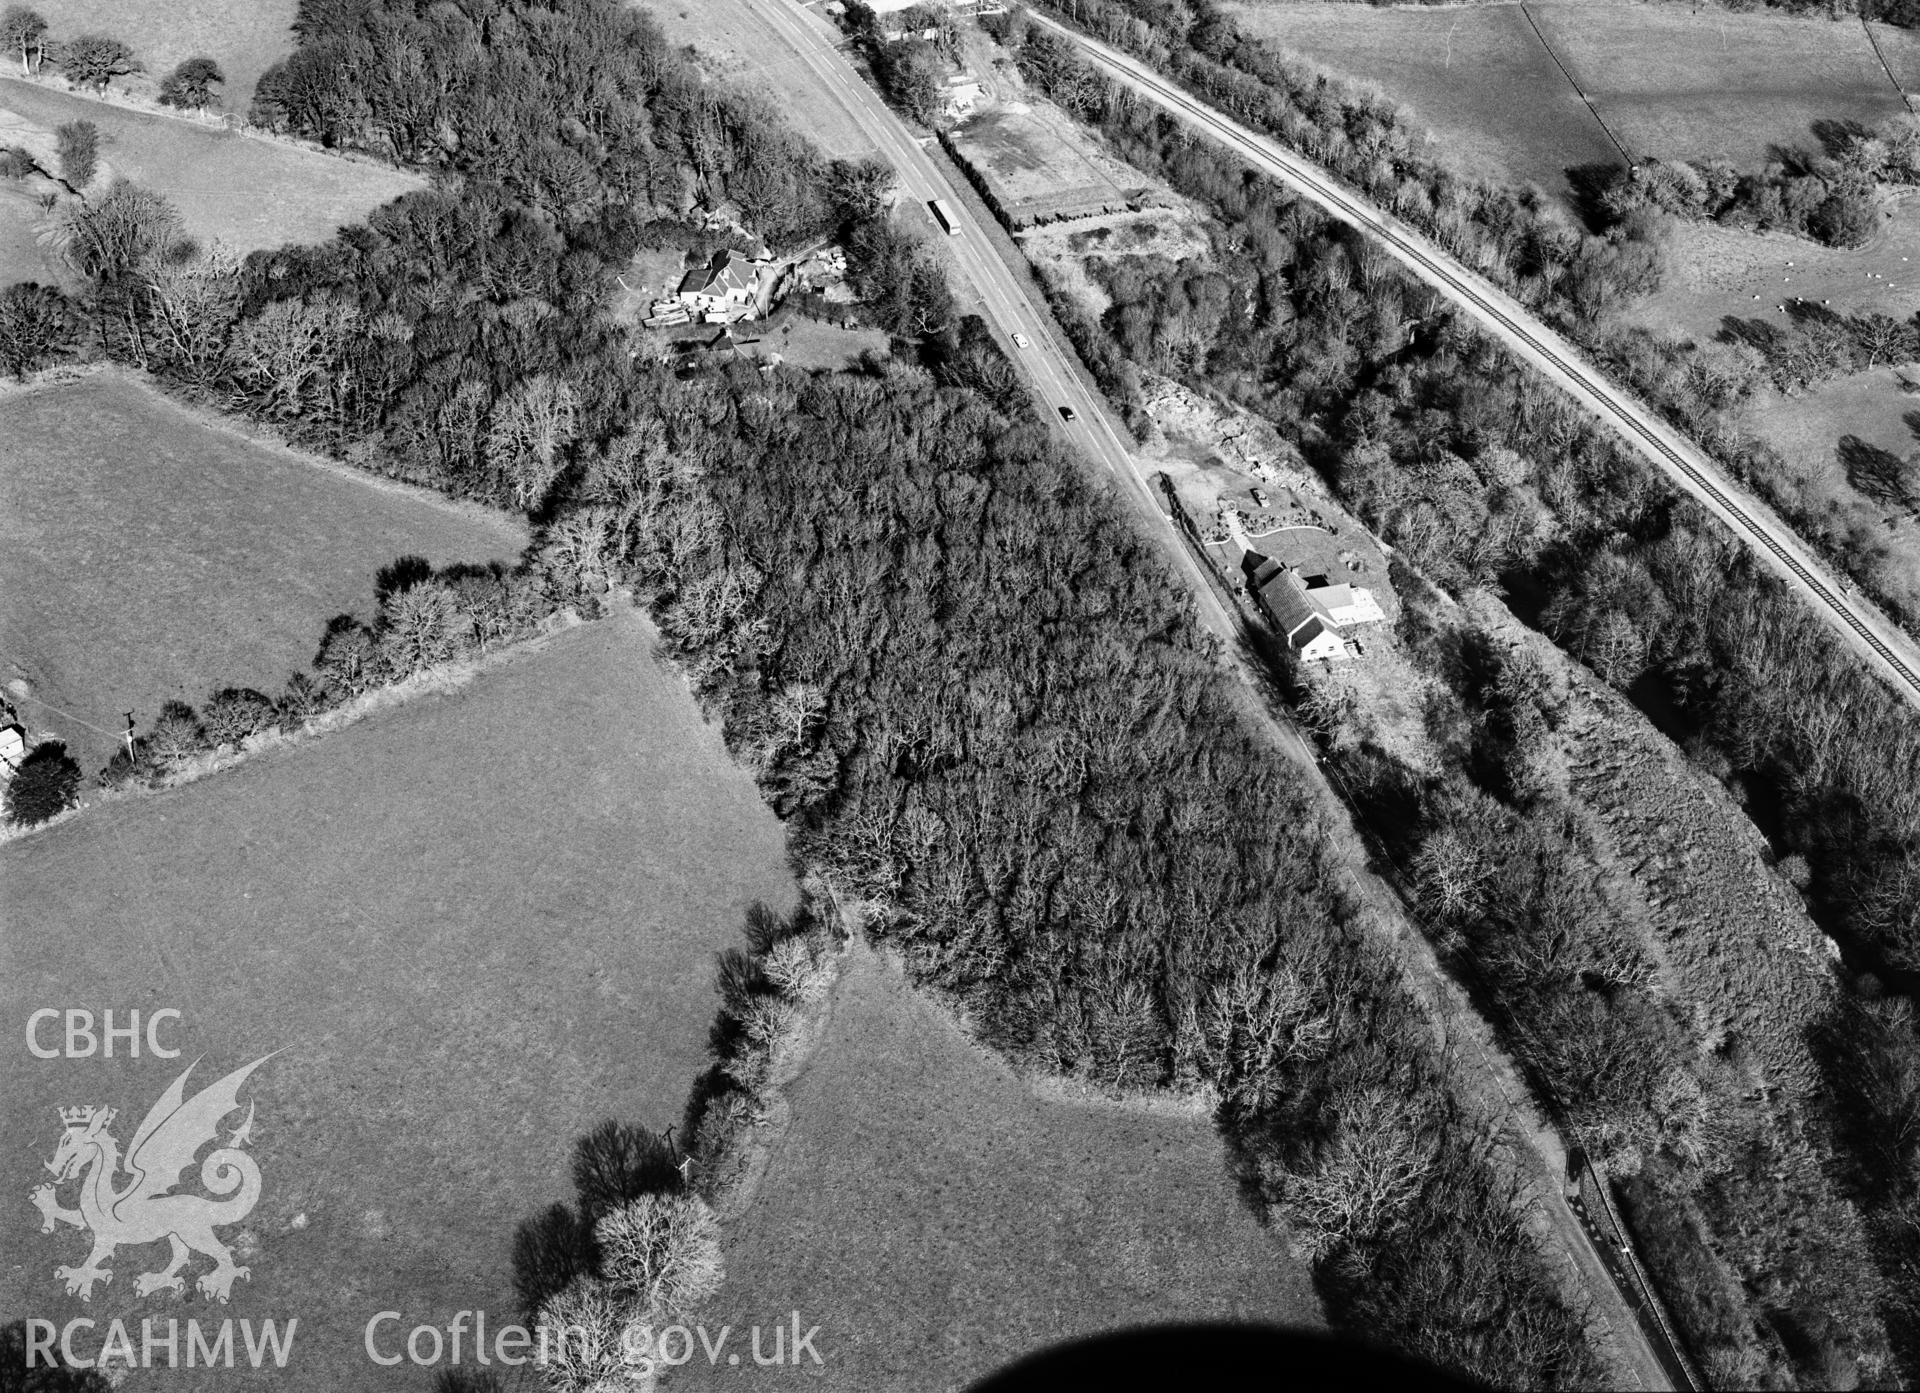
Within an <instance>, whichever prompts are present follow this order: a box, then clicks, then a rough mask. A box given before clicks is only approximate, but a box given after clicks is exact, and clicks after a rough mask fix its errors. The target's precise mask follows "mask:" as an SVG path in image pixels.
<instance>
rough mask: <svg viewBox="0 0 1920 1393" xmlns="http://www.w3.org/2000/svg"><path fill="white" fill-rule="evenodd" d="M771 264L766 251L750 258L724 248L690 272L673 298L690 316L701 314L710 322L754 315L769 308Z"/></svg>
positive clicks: (725, 321)
mask: <svg viewBox="0 0 1920 1393" xmlns="http://www.w3.org/2000/svg"><path fill="white" fill-rule="evenodd" d="M756 250H758V249H756ZM772 267H773V263H772V261H771V260H770V259H769V258H768V257H767V256H766V255H765V254H764V253H762V254H761V255H758V256H755V257H752V258H749V257H747V256H744V255H742V254H741V253H740V252H737V251H732V250H730V249H722V250H721V251H718V252H715V253H714V256H713V260H711V261H709V262H708V263H707V264H706V265H705V266H701V267H697V268H695V269H694V270H692V271H689V272H687V274H686V276H685V278H684V279H682V280H681V282H680V289H679V290H678V291H677V292H676V294H675V296H674V298H675V299H677V300H678V301H679V302H680V303H681V304H682V305H683V306H685V307H686V310H687V313H688V314H689V315H690V316H691V315H699V316H700V317H701V318H703V319H705V320H706V321H707V322H708V323H710V324H726V323H731V322H732V321H734V320H736V319H752V318H754V317H755V316H756V315H759V314H762V313H764V312H765V311H766V308H767V299H768V297H769V296H770V295H771V294H772V291H773V274H774V273H773V269H772Z"/></svg>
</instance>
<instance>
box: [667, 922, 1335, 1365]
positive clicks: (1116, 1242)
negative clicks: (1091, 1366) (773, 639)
mask: <svg viewBox="0 0 1920 1393" xmlns="http://www.w3.org/2000/svg"><path fill="white" fill-rule="evenodd" d="M787 1096H788V1099H789V1101H790V1103H791V1105H792V1110H793V1124H792V1127H791V1129H790V1130H789V1131H788V1133H787V1134H786V1137H785V1139H784V1141H783V1142H782V1143H781V1145H780V1147H779V1149H778V1151H777V1152H776V1153H775V1155H774V1157H773V1160H772V1163H771V1165H770V1167H769V1169H768V1172H767V1175H766V1177H765V1179H764V1180H763V1181H762V1182H761V1188H760V1190H759V1192H758V1194H757V1196H756V1198H755V1199H754V1202H753V1204H752V1207H751V1208H750V1209H748V1211H747V1212H746V1213H745V1215H743V1216H742V1217H741V1218H740V1219H738V1220H737V1221H736V1222H734V1223H733V1224H732V1225H730V1226H729V1230H728V1234H727V1262H728V1281H727V1284H726V1286H725V1287H723V1288H722V1289H721V1291H720V1294H719V1295H718V1296H717V1297H715V1298H714V1301H713V1303H712V1304H711V1305H710V1307H709V1308H708V1314H707V1316H706V1319H707V1321H708V1322H709V1324H714V1323H717V1321H718V1320H726V1321H731V1322H732V1323H733V1324H734V1325H735V1326H736V1327H737V1328H739V1329H741V1330H745V1329H746V1328H748V1327H749V1326H751V1325H753V1324H755V1323H756V1322H757V1323H760V1324H762V1325H766V1324H769V1323H770V1322H772V1321H773V1320H775V1319H776V1318H781V1317H785V1316H787V1313H788V1312H790V1311H792V1310H794V1309H796V1308H797V1309H798V1310H799V1312H800V1317H801V1327H802V1329H805V1328H806V1327H807V1326H809V1325H815V1324H817V1325H819V1326H820V1327H821V1331H820V1335H819V1337H818V1339H817V1340H816V1341H815V1347H816V1348H817V1349H818V1350H819V1352H820V1355H821V1358H822V1360H823V1366H822V1367H820V1368H817V1369H814V1368H812V1366H811V1365H808V1366H807V1370H811V1377H810V1376H809V1373H808V1372H807V1371H806V1370H794V1369H788V1370H787V1371H786V1373H785V1375H784V1377H783V1376H781V1375H779V1374H777V1373H776V1372H775V1371H774V1370H772V1369H758V1368H754V1367H753V1366H752V1365H751V1364H750V1363H748V1362H747V1361H746V1360H744V1359H743V1360H742V1361H741V1362H742V1364H743V1365H745V1366H746V1367H745V1368H744V1369H728V1368H725V1367H721V1368H718V1369H711V1370H710V1369H708V1368H707V1367H705V1361H704V1359H701V1358H696V1359H695V1361H694V1362H693V1363H692V1364H691V1365H689V1366H688V1367H687V1368H686V1369H683V1370H681V1371H680V1372H679V1373H678V1374H676V1376H675V1380H676V1385H678V1383H679V1382H680V1381H681V1380H684V1381H685V1384H686V1386H688V1387H692V1388H703V1387H728V1388H759V1387H781V1386H794V1385H797V1384H800V1383H802V1382H804V1383H806V1385H807V1386H809V1387H826V1388H833V1389H836V1390H868V1389H871V1390H877V1391H878V1393H908V1390H921V1389H928V1390H931V1389H946V1388H957V1387H962V1386H964V1385H966V1384H967V1383H969V1382H970V1381H972V1380H974V1379H977V1378H980V1377H982V1376H984V1375H985V1374H987V1373H988V1372H990V1371H991V1370H992V1369H994V1368H996V1367H998V1366H999V1365H1001V1364H1004V1363H1006V1362H1008V1361H1010V1360H1012V1359H1014V1358H1016V1357H1018V1356H1019V1355H1021V1354H1024V1353H1026V1352H1029V1351H1030V1350H1032V1349H1035V1348H1037V1347H1040V1346H1042V1345H1045V1344H1048V1343H1052V1342H1054V1341H1058V1340H1065V1339H1069V1338H1072V1337H1073V1336H1075V1335H1081V1334H1089V1333H1092V1332H1095V1331H1099V1330H1106V1329H1112V1328H1115V1327H1119V1326H1125V1325H1131V1324H1136V1323H1139V1322H1143V1321H1175V1320H1201V1319H1236V1318H1238V1319H1260V1320H1268V1321H1274V1322H1278V1323H1281V1324H1287V1325H1295V1326H1311V1327H1318V1326H1320V1324H1321V1317H1320V1314H1319V1309H1318V1304H1317V1301H1316V1299H1315V1297H1314V1295H1313V1293H1312V1292H1311V1290H1310V1289H1309V1286H1308V1282H1307V1277H1306V1274H1305V1270H1304V1268H1303V1267H1302V1266H1300V1265H1298V1264H1296V1263H1295V1262H1294V1261H1293V1260H1292V1259H1291V1258H1290V1257H1289V1256H1288V1255H1287V1253H1286V1251H1285V1249H1284V1247H1283V1246H1282V1244H1281V1242H1280V1240H1279V1239H1278V1238H1277V1237H1275V1236H1274V1235H1272V1234H1270V1233H1268V1232H1266V1231H1264V1230H1262V1229H1261V1227H1260V1226H1259V1225H1258V1223H1257V1222H1256V1221H1255V1220H1254V1218H1253V1216H1252V1214H1251V1212H1250V1211H1249V1210H1248V1209H1247V1208H1246V1207H1245V1206H1244V1205H1243V1204H1242V1202H1241V1201H1240V1199H1239V1197H1238V1195H1237V1193H1236V1192H1235V1190H1234V1187H1233V1186H1232V1184H1231V1183H1230V1182H1229V1180H1228V1178H1227V1176H1226V1174H1225V1169H1224V1167H1225V1157H1224V1152H1223V1150H1222V1147H1221V1144H1220V1142H1219V1140H1218V1138H1217V1137H1216V1136H1215V1134H1214V1132H1213V1129H1212V1127H1211V1125H1210V1124H1209V1123H1208V1122H1207V1121H1206V1120H1205V1119H1204V1118H1200V1117H1194V1116H1178V1115H1153V1114H1148V1113H1145V1112H1141V1111H1135V1110H1130V1109H1123V1108H1121V1107H1117V1106H1111V1105H1102V1104H1091V1105H1089V1104H1083V1103H1076V1102H1069V1101H1065V1100H1062V1099H1057V1098H1053V1097H1043V1096H1037V1095H1036V1094H1035V1093H1034V1092H1033V1091H1031V1090H1030V1089H1029V1088H1028V1086H1027V1085H1026V1084H1024V1083H1023V1082H1022V1081H1021V1080H1020V1079H1019V1078H1017V1077H1015V1075H1014V1074H1013V1073H1012V1071H1011V1070H1010V1069H1008V1067H1007V1066H1006V1065H1005V1064H1004V1063H1003V1062H1001V1061H1000V1060H998V1059H997V1058H994V1057H991V1056H989V1055H987V1054H986V1053H984V1052H983V1051H981V1050H980V1049H978V1048H977V1047H975V1046H974V1045H973V1044H972V1043H971V1042H969V1041H968V1040H967V1038H966V1037H965V1035H964V1034H962V1032H961V1030H960V1029H959V1027H958V1026H957V1025H955V1024H954V1022H953V1021H952V1019H951V1018H950V1016H949V1015H948V1014H947V1012H946V1011H945V1010H944V1009H943V1008H941V1007H939V1006H938V1005H936V1004H935V1003H933V1002H932V1001H930V1000H929V999H927V998H926V997H923V996H921V995H920V994H919V993H917V992H915V991H913V990H912V989H911V988H909V987H908V986H907V984H906V982H905V980H904V979H903V978H902V977H901V976H900V974H899V973H898V972H897V971H896V970H895V969H893V968H892V967H890V966H888V965H885V964H884V963H883V962H881V961H880V960H879V959H878V958H877V957H876V956H875V955H873V954H872V953H871V952H869V951H868V950H866V949H864V948H856V949H855V951H854V952H853V954H852V958H851V963H850V966H849V970H848V973H847V976H846V977H845V979H844V980H843V981H842V983H841V985H840V986H839V987H838V988H837V989H836V993H835V997H834V1002H833V1017H832V1020H831V1021H830V1023H829V1024H828V1026H827V1029H826V1033H825V1037H824V1039H823V1041H822V1043H821V1044H820V1046H819V1047H818V1050H817V1052H816V1054H815V1055H814V1056H813V1058H812V1059H811V1061H810V1062H809V1064H808V1066H807V1068H806V1071H805V1072H804V1073H803V1074H802V1075H801V1077H800V1078H799V1079H798V1081H797V1082H795V1083H794V1084H793V1085H792V1086H791V1087H790V1088H789V1089H788V1094H787Z"/></svg>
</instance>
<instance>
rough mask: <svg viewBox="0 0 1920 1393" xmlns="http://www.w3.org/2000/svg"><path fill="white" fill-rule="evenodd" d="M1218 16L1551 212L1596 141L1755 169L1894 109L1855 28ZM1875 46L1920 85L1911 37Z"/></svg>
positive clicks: (1592, 16) (1455, 15)
mask: <svg viewBox="0 0 1920 1393" xmlns="http://www.w3.org/2000/svg"><path fill="white" fill-rule="evenodd" d="M1227 8H1228V9H1229V10H1230V11H1231V12H1232V13H1233V15H1234V16H1235V17H1236V18H1237V19H1238V20H1239V21H1240V23H1241V24H1242V25H1243V26H1245V28H1246V29H1247V30H1248V31H1249V32H1251V33H1255V34H1258V35H1260V36H1262V37H1264V38H1267V39H1270V40H1271V41H1273V42H1274V43H1276V44H1279V45H1281V46H1282V47H1285V48H1290V49H1292V50H1294V51H1295V52H1297V53H1299V54H1300V55H1302V56H1303V57H1306V58H1309V59H1312V60H1313V61H1315V62H1317V63H1319V64H1321V65H1322V66H1324V67H1326V68H1328V69H1329V70H1331V71H1333V72H1337V73H1340V74H1342V75H1344V76H1347V77H1351V78H1355V79H1358V80H1360V81H1362V82H1366V83H1371V84H1373V85H1375V86H1377V87H1379V88H1380V89H1381V90H1383V91H1384V92H1386V93H1387V94H1388V95H1389V96H1391V97H1393V98H1394V99H1395V100H1397V101H1399V102H1401V103H1402V104H1404V105H1405V106H1406V107H1407V108H1408V110H1409V111H1410V112H1411V113H1412V114H1413V116H1414V117H1415V118H1416V119H1417V120H1418V121H1419V122H1421V123H1422V124H1424V125H1426V126H1427V127H1428V128H1430V129H1431V130H1432V131H1433V132H1434V135H1435V136H1436V138H1437V139H1438V141H1439V143H1440V145H1441V148H1442V149H1444V150H1448V151H1452V152H1454V153H1455V154H1456V155H1457V156H1458V157H1459V158H1460V159H1461V160H1462V161H1463V162H1464V163H1465V164H1466V166H1467V167H1468V168H1471V169H1474V170H1476V171H1477V172H1480V173H1483V174H1486V175H1489V176H1493V177H1497V178H1503V179H1507V180H1513V181H1517V182H1521V183H1532V184H1536V185H1538V186H1539V187H1541V188H1542V189H1544V190H1546V191H1547V192H1549V193H1554V194H1557V195H1560V196H1562V197H1565V196H1566V195H1567V194H1568V192H1569V190H1568V187H1567V184H1566V182H1565V179H1564V171H1565V170H1566V169H1568V168H1570V167H1577V166H1580V165H1587V164H1596V163H1617V162H1618V161H1619V158H1620V155H1619V151H1618V150H1617V149H1616V148H1615V146H1614V144H1613V141H1612V140H1611V139H1609V138H1608V134H1607V132H1608V129H1611V131H1612V132H1613V135H1614V136H1615V137H1617V138H1618V139H1619V140H1620V142H1621V143H1622V144H1624V145H1625V146H1626V147H1627V148H1628V149H1629V150H1631V151H1633V152H1634V153H1635V154H1636V155H1656V156H1661V157H1664V158H1704V157H1707V156H1712V155H1725V156H1726V157H1727V158H1728V159H1730V160H1732V161H1733V162H1734V163H1735V164H1736V165H1738V166H1740V167H1741V168H1757V167H1758V166H1760V165H1761V164H1763V163H1765V162H1766V160H1767V159H1768V157H1769V153H1770V150H1771V147H1773V146H1776V145H1780V146H1793V147H1802V148H1810V149H1817V148H1818V141H1817V139H1816V137H1815V135H1814V132H1813V125H1814V123H1815V122H1816V121H1819V120H1855V121H1860V122H1862V123H1864V124H1867V125H1876V124H1878V123H1879V122H1881V121H1883V120H1885V119H1886V118H1887V117H1889V116H1893V115H1897V114H1898V113H1899V112H1901V111H1902V110H1903V109H1904V103H1903V101H1902V98H1901V93H1900V91H1899V90H1898V88H1896V86H1895V84H1894V82H1893V81H1892V80H1890V79H1889V77H1888V75H1887V71H1886V69H1885V68H1884V67H1883V66H1882V65H1881V62H1880V60H1879V58H1877V57H1876V56H1875V54H1874V50H1873V45H1872V44H1871V43H1869V41H1868V37H1867V33H1866V31H1865V30H1864V29H1863V28H1862V27H1861V25H1860V24H1859V23H1858V22H1857V21H1853V20H1848V21H1846V22H1827V21H1824V20H1815V19H1800V18H1792V17H1788V16H1783V15H1771V14H1752V13H1743V14H1730V13H1727V12H1724V11H1721V10H1717V9H1707V10H1703V11H1701V12H1698V13H1696V12H1695V11H1694V10H1693V9H1692V8H1691V7H1689V6H1685V5H1638V4H1616V3H1606V2H1605V0H1601V3H1588V4H1545V5H1530V6H1528V7H1527V8H1526V10H1525V11H1523V10H1522V9H1521V8H1520V7H1519V6H1517V5H1505V4H1498V5H1485V6H1469V7H1464V8H1444V9H1441V8H1436V9H1424V8H1414V7H1393V8H1375V7H1373V6H1370V5H1359V4H1338V3H1335V4H1298V5H1294V4H1282V5H1274V4H1250V3H1245V0H1237V2H1236V3H1230V4H1228V6H1227ZM1529 15H1531V16H1532V19H1533V21H1534V23H1529V22H1528V16H1529ZM1535 23H1537V25H1538V28H1539V32H1538V33H1536V32H1535V27H1534V24H1535ZM1542 35H1544V36H1545V40H1546V43H1545V44H1543V43H1542V42H1541V36H1542ZM1874 36H1875V38H1876V39H1877V40H1878V41H1879V43H1880V46H1881V50H1882V52H1884V53H1885V55H1886V58H1887V61H1888V63H1889V64H1891V65H1892V67H1893V69H1894V71H1895V72H1896V73H1899V74H1901V81H1902V82H1903V83H1911V84H1916V85H1920V36H1916V35H1914V34H1911V33H1909V32H1908V31H1904V30H1897V29H1890V28H1889V27H1888V26H1885V25H1875V26H1874ZM1546 45H1551V50H1549V48H1548V47H1547V46H1546ZM1556 58H1557V59H1558V62H1556V61H1555V60H1556ZM1562 65H1564V67H1565V69H1566V71H1565V72H1563V71H1562ZM1569 73H1570V74H1571V76H1572V81H1571V82H1570V81H1569V80H1568V74H1569ZM1575 83H1577V84H1578V89H1576V87H1575V85H1574V84H1575ZM1582 91H1584V92H1585V93H1586V95H1587V96H1589V97H1591V98H1592V99H1593V101H1594V104H1595V106H1597V107H1598V109H1599V113H1600V120H1596V119H1595V117H1594V115H1593V113H1592V112H1591V111H1590V110H1589V109H1588V107H1587V105H1586V103H1585V102H1584V101H1583V100H1582V99H1581V96H1580V93H1581V92H1582ZM1601 120H1604V122H1605V123H1606V124H1605V126H1602V124H1601Z"/></svg>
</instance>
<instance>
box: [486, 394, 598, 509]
mask: <svg viewBox="0 0 1920 1393" xmlns="http://www.w3.org/2000/svg"><path fill="white" fill-rule="evenodd" d="M578 411H579V398H578V396H577V395H576V394H575V392H574V390H573V384H572V383H570V382H568V381H566V379H564V378H558V377H552V376H549V375H548V374H546V373H541V374H539V375H538V376H535V377H530V378H528V379H527V380H526V381H524V382H522V383H521V384H520V385H519V386H518V387H515V388H514V389H513V391H511V392H509V393H508V394H507V395H506V396H505V397H503V398H501V400H500V401H498V402H496V403H495V404H494V408H493V412H492V416H491V420H490V422H489V425H488V429H487V459H488V461H489V462H490V463H491V464H492V465H493V467H494V468H495V469H497V470H498V471H499V472H500V475H501V477H502V478H503V479H504V480H505V482H506V484H507V487H508V489H509V491H510V492H511V493H512V495H513V500H514V502H515V504H517V505H518V506H519V507H522V508H533V507H535V506H536V505H538V504H539V502H540V500H541V499H542V498H543V497H545V496H546V492H547V489H548V488H549V487H550V486H551V485H552V483H553V481H554V479H555V477H556V476H558V474H559V473H560V468H561V465H562V464H563V462H564V461H563V460H562V458H561V455H562V452H563V451H564V450H565V449H566V448H567V446H569V445H571V444H572V443H573V433H574V429H575V418H576V416H577V414H578Z"/></svg>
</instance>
